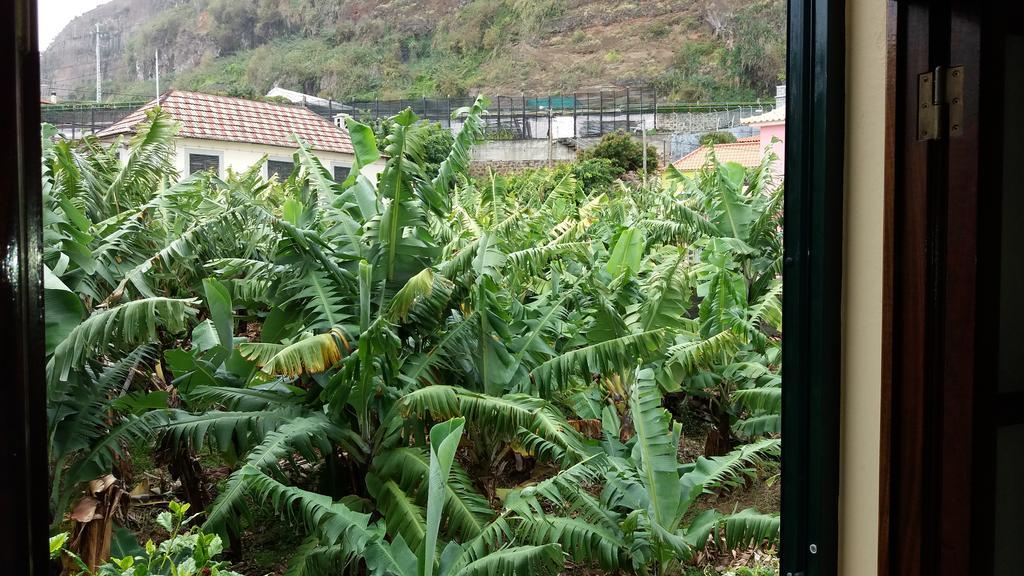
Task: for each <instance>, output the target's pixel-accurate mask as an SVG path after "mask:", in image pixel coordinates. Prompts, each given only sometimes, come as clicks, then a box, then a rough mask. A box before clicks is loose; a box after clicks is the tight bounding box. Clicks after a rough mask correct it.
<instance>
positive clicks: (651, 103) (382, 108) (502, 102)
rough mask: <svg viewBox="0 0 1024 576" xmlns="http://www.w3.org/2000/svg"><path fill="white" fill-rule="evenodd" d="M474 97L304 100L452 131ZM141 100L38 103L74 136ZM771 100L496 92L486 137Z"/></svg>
mask: <svg viewBox="0 0 1024 576" xmlns="http://www.w3.org/2000/svg"><path fill="white" fill-rule="evenodd" d="M473 102H474V98H472V97H449V98H413V99H404V100H356V101H336V100H322V99H317V102H316V103H312V102H306V103H305V104H303V105H304V106H306V107H307V108H309V109H310V110H312V111H314V112H316V113H317V114H319V115H321V116H323V117H324V118H327V119H330V120H331V121H332V122H335V123H336V124H340V123H341V122H340V119H341V116H340V115H342V114H346V115H349V116H352V117H353V118H355V119H357V120H360V121H364V122H368V121H374V120H376V119H378V118H387V117H390V116H394V115H396V114H398V113H400V112H401V111H403V110H405V109H406V108H411V109H412V111H413V112H414V113H415V114H416V115H417V116H418V117H419V118H421V119H423V120H428V121H431V122H438V123H440V124H441V125H442V126H444V127H445V128H449V129H451V130H453V131H454V130H458V129H459V128H460V127H461V124H462V121H461V120H460V119H458V118H454V119H453V118H452V114H453V112H455V111H456V110H458V109H459V108H461V107H465V106H471V105H472V104H473ZM142 104H144V103H143V102H135V103H117V104H114V103H111V104H64V105H51V106H44V107H43V121H45V122H49V123H51V124H54V125H55V126H57V127H58V129H59V130H60V131H61V133H63V134H64V135H65V136H67V137H69V138H80V137H82V136H84V135H87V134H92V133H95V132H97V131H98V130H102V129H103V128H105V127H107V126H109V125H110V124H112V123H114V122H116V121H117V120H119V119H121V118H122V117H124V116H126V115H127V114H129V113H130V112H131V111H132V110H134V109H135V108H137V107H138V106H141V105H142ZM773 104H774V103H772V102H765V103H762V102H711V103H674V102H664V101H660V100H659V98H658V94H657V92H655V91H654V90H653V89H629V90H615V91H601V92H574V93H572V94H558V95H550V96H544V97H535V96H526V95H521V96H495V97H492V98H491V99H490V104H489V106H488V107H487V115H486V116H485V123H486V126H485V134H486V138H488V139H491V140H529V139H548V138H551V139H555V140H560V139H576V138H587V137H593V136H602V135H604V134H608V133H610V132H616V131H620V130H622V131H626V132H634V133H636V132H639V131H642V130H658V131H661V132H697V131H700V132H707V131H710V130H722V129H727V128H730V127H733V126H738V125H739V121H740V119H741V118H745V117H747V116H752V115H754V114H759V113H761V112H765V111H767V110H770V109H771V108H772V107H773Z"/></svg>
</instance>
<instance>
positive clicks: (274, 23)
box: [41, 0, 785, 100]
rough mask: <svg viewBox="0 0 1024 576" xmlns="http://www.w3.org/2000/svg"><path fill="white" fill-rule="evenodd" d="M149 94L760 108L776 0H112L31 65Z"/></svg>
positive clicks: (63, 77) (780, 12)
mask: <svg viewBox="0 0 1024 576" xmlns="http://www.w3.org/2000/svg"><path fill="white" fill-rule="evenodd" d="M97 23H98V24H99V25H100V48H101V58H100V60H101V66H102V68H103V78H104V93H105V94H106V95H108V96H110V97H112V98H116V99H125V98H128V97H132V96H136V97H138V96H143V97H145V96H150V95H152V94H153V92H154V90H155V84H154V79H153V76H154V53H155V52H156V51H157V50H159V52H160V73H161V80H162V82H161V83H162V84H163V86H162V88H166V87H170V86H175V87H180V88H190V89H198V90H204V91H209V92H220V93H228V94H238V95H247V96H257V95H261V94H264V93H265V92H266V90H268V89H269V88H270V87H271V86H272V85H274V84H279V85H281V86H283V87H286V88H290V89H295V90H301V91H304V92H307V93H312V94H318V95H322V96H329V97H334V98H346V97H381V98H389V97H390V98H394V97H415V96H433V95H445V94H449V95H458V94H465V93H474V92H484V93H488V94H520V93H527V94H546V93H555V92H572V91H576V90H580V91H582V90H589V89H600V88H605V87H613V86H623V85H634V86H635V85H637V84H656V85H658V86H659V89H660V90H662V91H663V92H664V93H668V94H674V95H675V96H677V97H679V98H693V99H704V100H707V99H709V98H738V97H753V96H762V95H768V94H770V91H771V86H772V85H773V84H774V83H776V82H777V81H778V80H779V79H780V78H781V75H782V70H783V63H784V51H785V48H784V46H785V34H784V30H785V2H784V1H783V0H641V1H639V2H635V3H625V2H618V1H614V0H304V1H302V2H294V1H292V0H112V1H111V2H109V3H107V4H104V5H102V6H100V7H98V8H96V9H95V10H93V11H91V12H89V13H87V14H85V15H83V16H81V17H79V18H76V19H75V20H74V21H73V22H71V23H70V24H69V25H68V26H67V28H65V30H64V31H62V32H61V34H60V35H59V36H58V37H57V38H56V40H55V41H54V42H53V44H52V45H51V46H50V47H48V48H47V49H46V50H45V52H44V53H43V56H42V78H43V84H44V85H43V86H42V87H41V91H42V92H43V93H44V96H48V94H49V90H50V89H55V90H56V91H57V93H58V96H59V97H60V98H62V99H68V98H76V97H78V98H85V99H89V98H92V97H93V96H94V89H95V88H94V77H95V61H96V58H95V38H96V34H95V26H96V24H97Z"/></svg>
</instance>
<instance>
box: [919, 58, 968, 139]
mask: <svg viewBox="0 0 1024 576" xmlns="http://www.w3.org/2000/svg"><path fill="white" fill-rule="evenodd" d="M963 121H964V67H963V66H950V67H946V66H938V67H936V68H935V70H934V71H932V72H925V73H924V74H920V75H918V77H917V139H918V140H919V141H924V140H939V139H941V138H944V137H945V136H947V135H948V136H949V137H951V138H955V137H957V136H959V135H960V134H961V133H962V132H963Z"/></svg>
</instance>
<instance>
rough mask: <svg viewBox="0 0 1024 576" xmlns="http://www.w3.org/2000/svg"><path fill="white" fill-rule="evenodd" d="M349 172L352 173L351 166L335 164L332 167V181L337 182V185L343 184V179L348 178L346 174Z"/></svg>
mask: <svg viewBox="0 0 1024 576" xmlns="http://www.w3.org/2000/svg"><path fill="white" fill-rule="evenodd" d="M351 171H352V167H351V166H340V165H338V164H335V165H334V181H335V182H338V183H341V182H344V181H345V179H346V178H348V173H349V172H351Z"/></svg>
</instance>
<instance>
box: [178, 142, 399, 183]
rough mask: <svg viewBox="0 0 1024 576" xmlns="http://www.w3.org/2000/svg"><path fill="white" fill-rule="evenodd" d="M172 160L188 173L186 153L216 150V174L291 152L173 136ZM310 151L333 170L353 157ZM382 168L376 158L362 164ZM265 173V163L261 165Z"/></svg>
mask: <svg viewBox="0 0 1024 576" xmlns="http://www.w3.org/2000/svg"><path fill="white" fill-rule="evenodd" d="M174 148H175V163H174V166H175V168H176V169H177V170H178V173H179V174H182V175H186V174H188V154H189V153H192V152H195V153H198V154H216V155H218V156H220V157H221V162H220V175H221V176H224V175H225V174H226V173H227V168H231V169H232V170H234V171H235V172H241V171H243V170H246V169H248V168H249V167H251V166H252V165H253V164H255V163H256V162H259V160H260V159H261V158H263V156H264V155H266V156H267V158H268V159H270V160H287V161H291V160H292V155H293V154H295V149H294V148H287V147H283V146H266V145H263V144H250V143H248V142H225V141H222V140H200V139H197V138H177V139H176V140H175V142H174ZM313 154H314V155H315V156H316V157H317V158H318V159H319V160H320V162H321V163H323V165H324V167H325V168H327V170H329V171H331V172H333V170H334V167H335V166H346V167H351V166H352V163H353V162H354V161H355V157H354V156H353V155H352V154H342V153H339V152H327V151H323V150H314V151H313ZM383 169H384V163H383V162H382V161H378V162H377V163H376V164H375V165H373V166H369V167H367V168H364V171H365V170H368V171H369V173H370V174H374V175H376V174H377V173H379V172H380V171H381V170H383ZM263 174H264V176H266V174H267V172H266V166H264V168H263Z"/></svg>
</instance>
